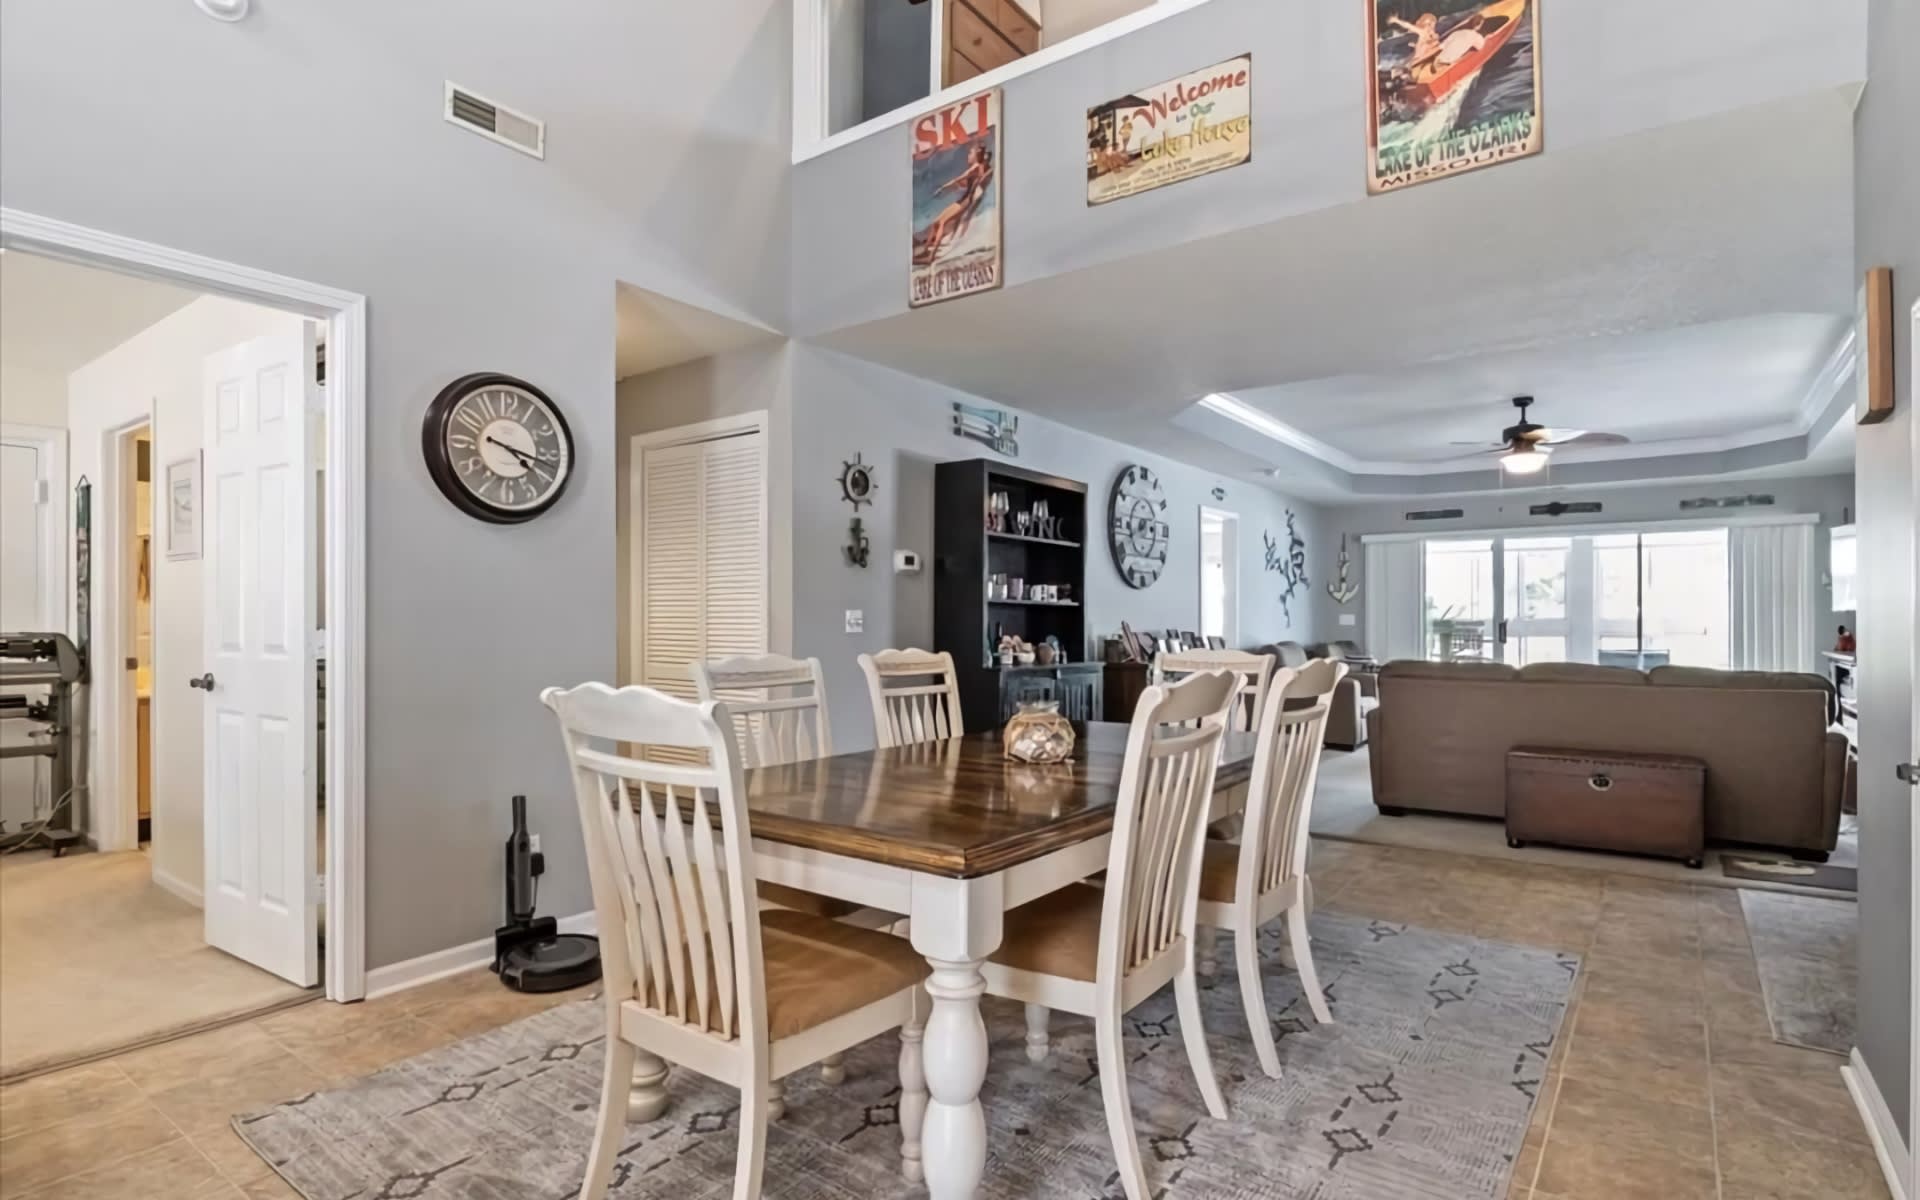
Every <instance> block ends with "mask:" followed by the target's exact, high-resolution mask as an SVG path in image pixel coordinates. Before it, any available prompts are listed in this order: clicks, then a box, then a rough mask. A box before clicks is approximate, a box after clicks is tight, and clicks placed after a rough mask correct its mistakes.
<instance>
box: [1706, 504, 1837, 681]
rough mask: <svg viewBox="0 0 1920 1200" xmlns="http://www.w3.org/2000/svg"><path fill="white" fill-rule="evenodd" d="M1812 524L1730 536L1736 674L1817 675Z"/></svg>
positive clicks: (1739, 528)
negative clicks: (1747, 672) (1803, 672)
mask: <svg viewBox="0 0 1920 1200" xmlns="http://www.w3.org/2000/svg"><path fill="white" fill-rule="evenodd" d="M1813 534H1814V526H1813V525H1812V524H1811V523H1796V524H1791V525H1787V524H1781V525H1735V526H1733V527H1732V528H1731V529H1729V530H1727V574H1728V576H1729V579H1728V584H1729V586H1728V589H1727V592H1728V600H1729V602H1730V604H1731V605H1732V609H1733V612H1732V618H1733V619H1732V622H1731V624H1732V642H1733V655H1732V658H1733V668H1734V670H1736V671H1811V670H1813V669H1814V645H1815V635H1814V628H1813V621H1814V613H1813V595H1814V578H1813Z"/></svg>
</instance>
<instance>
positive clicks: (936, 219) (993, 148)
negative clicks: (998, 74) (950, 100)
mask: <svg viewBox="0 0 1920 1200" xmlns="http://www.w3.org/2000/svg"><path fill="white" fill-rule="evenodd" d="M912 264H913V265H912V267H911V269H910V270H909V272H908V285H907V304H908V306H909V307H911V308H919V307H920V306H921V305H923V304H938V303H939V302H940V301H942V300H952V299H954V298H955V297H958V296H970V295H972V294H973V293H975V292H984V291H988V290H989V289H992V288H997V287H999V286H1000V89H998V88H995V89H994V90H992V91H990V92H982V93H980V94H979V95H978V96H970V97H968V98H967V99H965V100H962V101H960V102H959V103H958V104H954V105H951V106H949V107H947V108H944V109H941V110H940V111H939V112H933V113H928V114H927V115H926V116H924V117H921V118H920V119H919V120H918V121H915V122H914V124H913V258H912Z"/></svg>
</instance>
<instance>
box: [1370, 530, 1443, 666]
mask: <svg viewBox="0 0 1920 1200" xmlns="http://www.w3.org/2000/svg"><path fill="white" fill-rule="evenodd" d="M1363 544H1364V545H1365V547H1366V574H1365V575H1363V576H1361V581H1362V585H1363V586H1364V587H1365V588H1366V594H1365V604H1366V606H1367V625H1366V630H1367V645H1366V650H1367V653H1368V654H1371V655H1373V656H1374V658H1376V659H1378V660H1379V661H1381V662H1392V661H1393V660H1394V659H1396V658H1425V657H1426V656H1427V646H1426V642H1427V614H1426V596H1427V588H1426V580H1425V578H1424V576H1425V574H1426V562H1425V554H1424V544H1423V543H1421V542H1419V541H1417V540H1414V539H1411V538H1410V539H1407V540H1405V541H1392V542H1371V541H1368V542H1363Z"/></svg>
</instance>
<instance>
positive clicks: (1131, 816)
mask: <svg viewBox="0 0 1920 1200" xmlns="http://www.w3.org/2000/svg"><path fill="white" fill-rule="evenodd" d="M1238 687H1239V681H1238V679H1236V677H1235V676H1234V675H1233V674H1232V673H1231V672H1229V671H1202V672H1198V673H1195V674H1193V675H1190V676H1188V677H1187V678H1186V679H1184V680H1182V681H1180V682H1178V683H1174V684H1171V685H1165V686H1162V685H1159V684H1156V685H1154V686H1152V687H1149V688H1148V689H1147V690H1146V691H1144V692H1142V693H1141V695H1140V702H1139V705H1138V707H1136V708H1135V710H1134V715H1133V727H1132V729H1131V730H1130V731H1129V732H1128V735H1127V755H1126V761H1125V764H1124V765H1123V766H1122V767H1121V771H1120V790H1119V796H1118V799H1117V800H1116V802H1115V806H1114V815H1113V821H1114V824H1113V846H1112V849H1111V850H1110V851H1109V852H1108V859H1107V888H1106V899H1105V901H1104V904H1105V907H1104V908H1103V909H1102V910H1101V914H1100V957H1099V965H1098V968H1097V969H1098V974H1099V978H1100V981H1101V983H1102V985H1103V986H1108V985H1111V986H1118V984H1119V981H1120V980H1121V979H1122V978H1123V977H1124V976H1125V975H1126V974H1127V973H1128V972H1130V971H1132V970H1134V969H1135V968H1137V967H1140V966H1143V965H1145V964H1146V963H1149V962H1151V961H1153V960H1154V959H1155V958H1157V957H1159V956H1160V954H1161V953H1163V952H1164V951H1166V950H1167V949H1168V948H1169V947H1170V946H1172V945H1173V944H1174V941H1175V939H1177V938H1181V937H1190V936H1191V934H1192V932H1193V918H1194V899H1195V895H1196V893H1197V890H1198V888H1199V884H1200V879H1199V875H1198V863H1199V856H1200V841H1201V839H1202V838H1203V837H1204V836H1205V829H1206V818H1207V814H1208V812H1209V810H1210V808H1211V805H1212V802H1213V780H1214V774H1215V771H1216V770H1217V769H1218V767H1219V765H1220V739H1221V737H1222V736H1223V735H1224V734H1225V732H1226V728H1227V718H1228V714H1229V712H1230V710H1231V709H1232V707H1233V704H1234V695H1235V692H1236V691H1237V690H1238Z"/></svg>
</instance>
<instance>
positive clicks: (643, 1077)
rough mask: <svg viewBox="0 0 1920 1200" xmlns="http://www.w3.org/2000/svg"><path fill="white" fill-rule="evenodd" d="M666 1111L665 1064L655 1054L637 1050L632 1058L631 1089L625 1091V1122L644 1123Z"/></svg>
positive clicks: (656, 1118)
mask: <svg viewBox="0 0 1920 1200" xmlns="http://www.w3.org/2000/svg"><path fill="white" fill-rule="evenodd" d="M666 1111H667V1064H666V1063H665V1062H664V1061H663V1060H662V1059H661V1058H660V1056H659V1055H656V1054H648V1053H647V1052H646V1051H645V1050H641V1051H638V1052H636V1053H635V1054H634V1058H633V1090H632V1091H630V1092H628V1093H627V1122H628V1124H631V1125H644V1124H646V1123H647V1122H648V1121H654V1120H658V1119H659V1118H660V1116H661V1115H662V1114H664V1113H665V1112H666Z"/></svg>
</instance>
